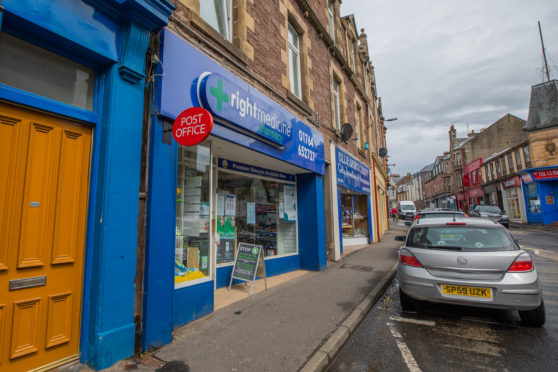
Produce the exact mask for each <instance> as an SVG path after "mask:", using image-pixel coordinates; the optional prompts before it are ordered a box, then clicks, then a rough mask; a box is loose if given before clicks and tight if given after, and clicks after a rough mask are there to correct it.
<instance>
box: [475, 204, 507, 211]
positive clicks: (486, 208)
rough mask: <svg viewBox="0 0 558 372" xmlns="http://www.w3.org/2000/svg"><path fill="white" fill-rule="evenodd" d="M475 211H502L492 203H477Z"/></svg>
mask: <svg viewBox="0 0 558 372" xmlns="http://www.w3.org/2000/svg"><path fill="white" fill-rule="evenodd" d="M477 211H479V212H486V213H502V210H501V209H500V208H498V207H495V206H493V205H479V206H478V207H477Z"/></svg>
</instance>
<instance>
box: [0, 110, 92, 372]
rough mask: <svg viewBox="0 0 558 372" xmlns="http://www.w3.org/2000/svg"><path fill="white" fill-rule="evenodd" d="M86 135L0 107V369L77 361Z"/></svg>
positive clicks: (87, 153)
mask: <svg viewBox="0 0 558 372" xmlns="http://www.w3.org/2000/svg"><path fill="white" fill-rule="evenodd" d="M90 143H91V129H90V128H89V127H86V126H81V125H78V124H76V123H73V122H70V121H67V120H64V119H60V118H56V117H52V116H49V115H45V114H41V113H36V112H33V111H30V110H25V109H22V108H17V107H14V106H11V105H8V104H6V103H3V102H0V370H1V371H27V370H30V369H34V368H38V367H42V366H54V365H56V364H58V363H61V362H66V361H70V360H72V359H75V358H77V356H78V347H79V331H80V329H79V328H80V310H81V293H82V277H83V255H84V244H85V227H86V208H87V198H88V183H89V158H90Z"/></svg>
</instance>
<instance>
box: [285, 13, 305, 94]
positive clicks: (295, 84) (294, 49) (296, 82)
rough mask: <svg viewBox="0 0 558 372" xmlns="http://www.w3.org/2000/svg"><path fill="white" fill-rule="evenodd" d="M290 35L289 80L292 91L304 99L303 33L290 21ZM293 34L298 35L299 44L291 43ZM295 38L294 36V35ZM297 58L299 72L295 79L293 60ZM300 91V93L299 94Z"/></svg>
mask: <svg viewBox="0 0 558 372" xmlns="http://www.w3.org/2000/svg"><path fill="white" fill-rule="evenodd" d="M287 32H288V34H289V37H288V38H287V39H288V40H287V42H288V45H289V81H290V85H291V89H290V91H291V93H292V94H294V95H295V96H296V97H297V98H299V99H302V68H301V66H302V63H301V62H302V61H301V58H300V41H301V39H302V37H301V34H300V33H299V32H298V31H297V30H296V28H295V27H294V26H293V25H292V24H291V22H289V24H288V30H287ZM291 35H293V36H296V41H297V44H298V46H297V45H294V44H293V43H291ZM293 40H294V37H293ZM293 56H296V59H293ZM294 60H296V63H297V71H296V72H297V74H296V79H295V66H294V63H293V61H294ZM297 91H298V94H297Z"/></svg>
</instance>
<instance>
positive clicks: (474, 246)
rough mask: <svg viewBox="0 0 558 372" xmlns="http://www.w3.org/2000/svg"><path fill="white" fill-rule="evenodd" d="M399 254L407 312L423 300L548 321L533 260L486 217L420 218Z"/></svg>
mask: <svg viewBox="0 0 558 372" xmlns="http://www.w3.org/2000/svg"><path fill="white" fill-rule="evenodd" d="M396 239H397V240H401V241H404V242H405V244H404V246H403V247H401V249H400V251H399V266H398V269H397V273H398V278H399V284H400V287H399V290H400V299H401V307H402V308H403V310H417V309H418V305H419V304H420V301H421V300H425V301H431V302H439V303H448V304H454V305H466V306H477V307H485V308H495V309H512V310H518V311H519V316H520V317H521V320H522V321H523V322H524V323H525V324H528V325H532V326H536V327H540V326H542V325H543V324H544V322H545V310H544V302H543V298H542V285H541V283H540V280H539V276H538V274H537V271H536V270H535V265H534V263H533V260H532V259H531V256H529V254H528V253H527V252H525V251H524V250H523V249H521V247H519V245H518V244H517V242H516V241H515V240H514V239H513V237H512V236H511V235H510V233H509V231H508V230H507V229H505V228H503V227H502V226H501V225H500V224H498V223H495V222H493V221H491V220H488V219H481V218H431V219H419V220H417V221H415V223H414V224H413V225H412V226H411V227H410V228H409V232H408V234H407V236H406V237H405V236H397V237H396Z"/></svg>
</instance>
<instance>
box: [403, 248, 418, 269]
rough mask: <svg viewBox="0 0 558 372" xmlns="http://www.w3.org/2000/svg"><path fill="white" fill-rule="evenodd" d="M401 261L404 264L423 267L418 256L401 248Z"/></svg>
mask: <svg viewBox="0 0 558 372" xmlns="http://www.w3.org/2000/svg"><path fill="white" fill-rule="evenodd" d="M399 262H401V263H402V264H404V265H409V266H415V267H423V266H422V264H421V263H420V262H419V260H417V258H416V257H415V256H414V255H413V254H412V253H411V252H409V251H407V250H401V251H400V252H399Z"/></svg>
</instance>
